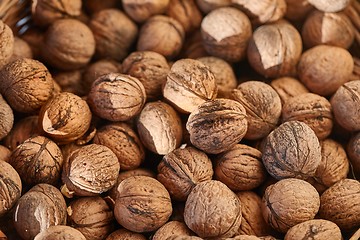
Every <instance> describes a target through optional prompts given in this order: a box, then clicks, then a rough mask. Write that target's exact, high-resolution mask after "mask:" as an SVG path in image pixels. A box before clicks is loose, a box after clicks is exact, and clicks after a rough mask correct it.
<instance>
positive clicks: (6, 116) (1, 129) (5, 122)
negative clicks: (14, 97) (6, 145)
mask: <svg viewBox="0 0 360 240" xmlns="http://www.w3.org/2000/svg"><path fill="white" fill-rule="evenodd" d="M13 125H14V113H13V111H12V109H11V107H10V106H9V104H8V103H7V102H6V101H5V99H4V98H3V97H2V95H1V94H0V140H2V139H3V138H5V137H6V136H7V135H8V134H9V133H10V131H11V129H12V127H13Z"/></svg>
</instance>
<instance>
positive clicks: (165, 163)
mask: <svg viewBox="0 0 360 240" xmlns="http://www.w3.org/2000/svg"><path fill="white" fill-rule="evenodd" d="M157 169H158V175H157V179H158V180H159V181H160V182H161V183H162V184H163V185H164V186H165V187H166V189H167V190H168V191H169V193H170V195H171V197H172V198H173V199H176V200H181V201H185V200H186V198H187V196H188V195H189V194H190V192H191V190H192V188H193V187H194V186H196V184H198V183H200V182H204V181H207V180H211V179H212V176H213V168H212V163H211V160H210V159H209V158H208V156H207V155H206V154H205V153H203V152H202V151H199V150H197V149H196V148H193V147H186V148H178V149H175V150H174V151H172V152H170V153H169V154H166V155H165V156H164V157H163V159H162V161H161V162H160V164H159V165H158V168H157Z"/></svg>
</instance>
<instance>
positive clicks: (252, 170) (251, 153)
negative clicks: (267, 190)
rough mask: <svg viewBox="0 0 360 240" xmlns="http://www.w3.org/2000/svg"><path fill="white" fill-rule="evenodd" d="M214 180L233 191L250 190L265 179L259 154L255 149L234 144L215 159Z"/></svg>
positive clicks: (264, 170)
mask: <svg viewBox="0 0 360 240" xmlns="http://www.w3.org/2000/svg"><path fill="white" fill-rule="evenodd" d="M214 172H215V178H216V179H217V180H219V181H221V182H222V183H225V184H226V186H228V187H229V188H230V189H231V190H233V191H245V190H251V189H254V188H256V187H258V186H260V185H261V184H262V183H263V182H264V181H265V178H266V175H267V173H266V169H265V167H264V165H263V163H262V161H261V152H260V151H259V150H257V149H256V148H252V147H249V146H247V145H243V144H236V145H235V146H234V147H233V148H231V149H230V150H227V151H225V152H223V153H222V154H221V155H220V156H218V157H217V159H216V164H215V169H214Z"/></svg>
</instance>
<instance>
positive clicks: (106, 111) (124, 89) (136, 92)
mask: <svg viewBox="0 0 360 240" xmlns="http://www.w3.org/2000/svg"><path fill="white" fill-rule="evenodd" d="M145 101H146V93H145V88H144V85H143V84H142V83H141V82H140V81H139V80H138V79H137V78H135V77H131V76H130V75H125V74H121V73H109V74H106V75H102V76H100V77H99V78H98V79H96V80H95V82H93V84H92V86H91V89H90V92H89V94H88V98H87V102H88V103H89V106H90V108H91V110H92V111H93V112H94V113H95V114H96V115H98V116H99V117H101V118H103V119H107V120H110V121H126V120H129V119H131V118H133V117H134V116H135V115H137V114H139V113H140V111H141V109H142V108H143V106H144V104H145Z"/></svg>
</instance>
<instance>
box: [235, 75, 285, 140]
mask: <svg viewBox="0 0 360 240" xmlns="http://www.w3.org/2000/svg"><path fill="white" fill-rule="evenodd" d="M231 97H232V99H234V100H236V101H238V102H239V103H241V105H243V106H244V108H245V109H246V115H247V117H246V119H247V121H248V130H247V132H246V135H245V138H246V139H260V138H263V137H265V136H267V135H268V134H269V133H270V132H271V130H273V129H274V128H275V127H276V125H277V123H278V122H279V119H280V115H281V99H280V97H279V95H278V94H277V93H276V91H275V90H274V89H273V88H272V87H271V86H270V85H268V84H266V83H263V82H258V81H247V82H244V83H242V84H240V85H239V86H238V87H237V88H236V89H234V90H233V91H232V95H231Z"/></svg>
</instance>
